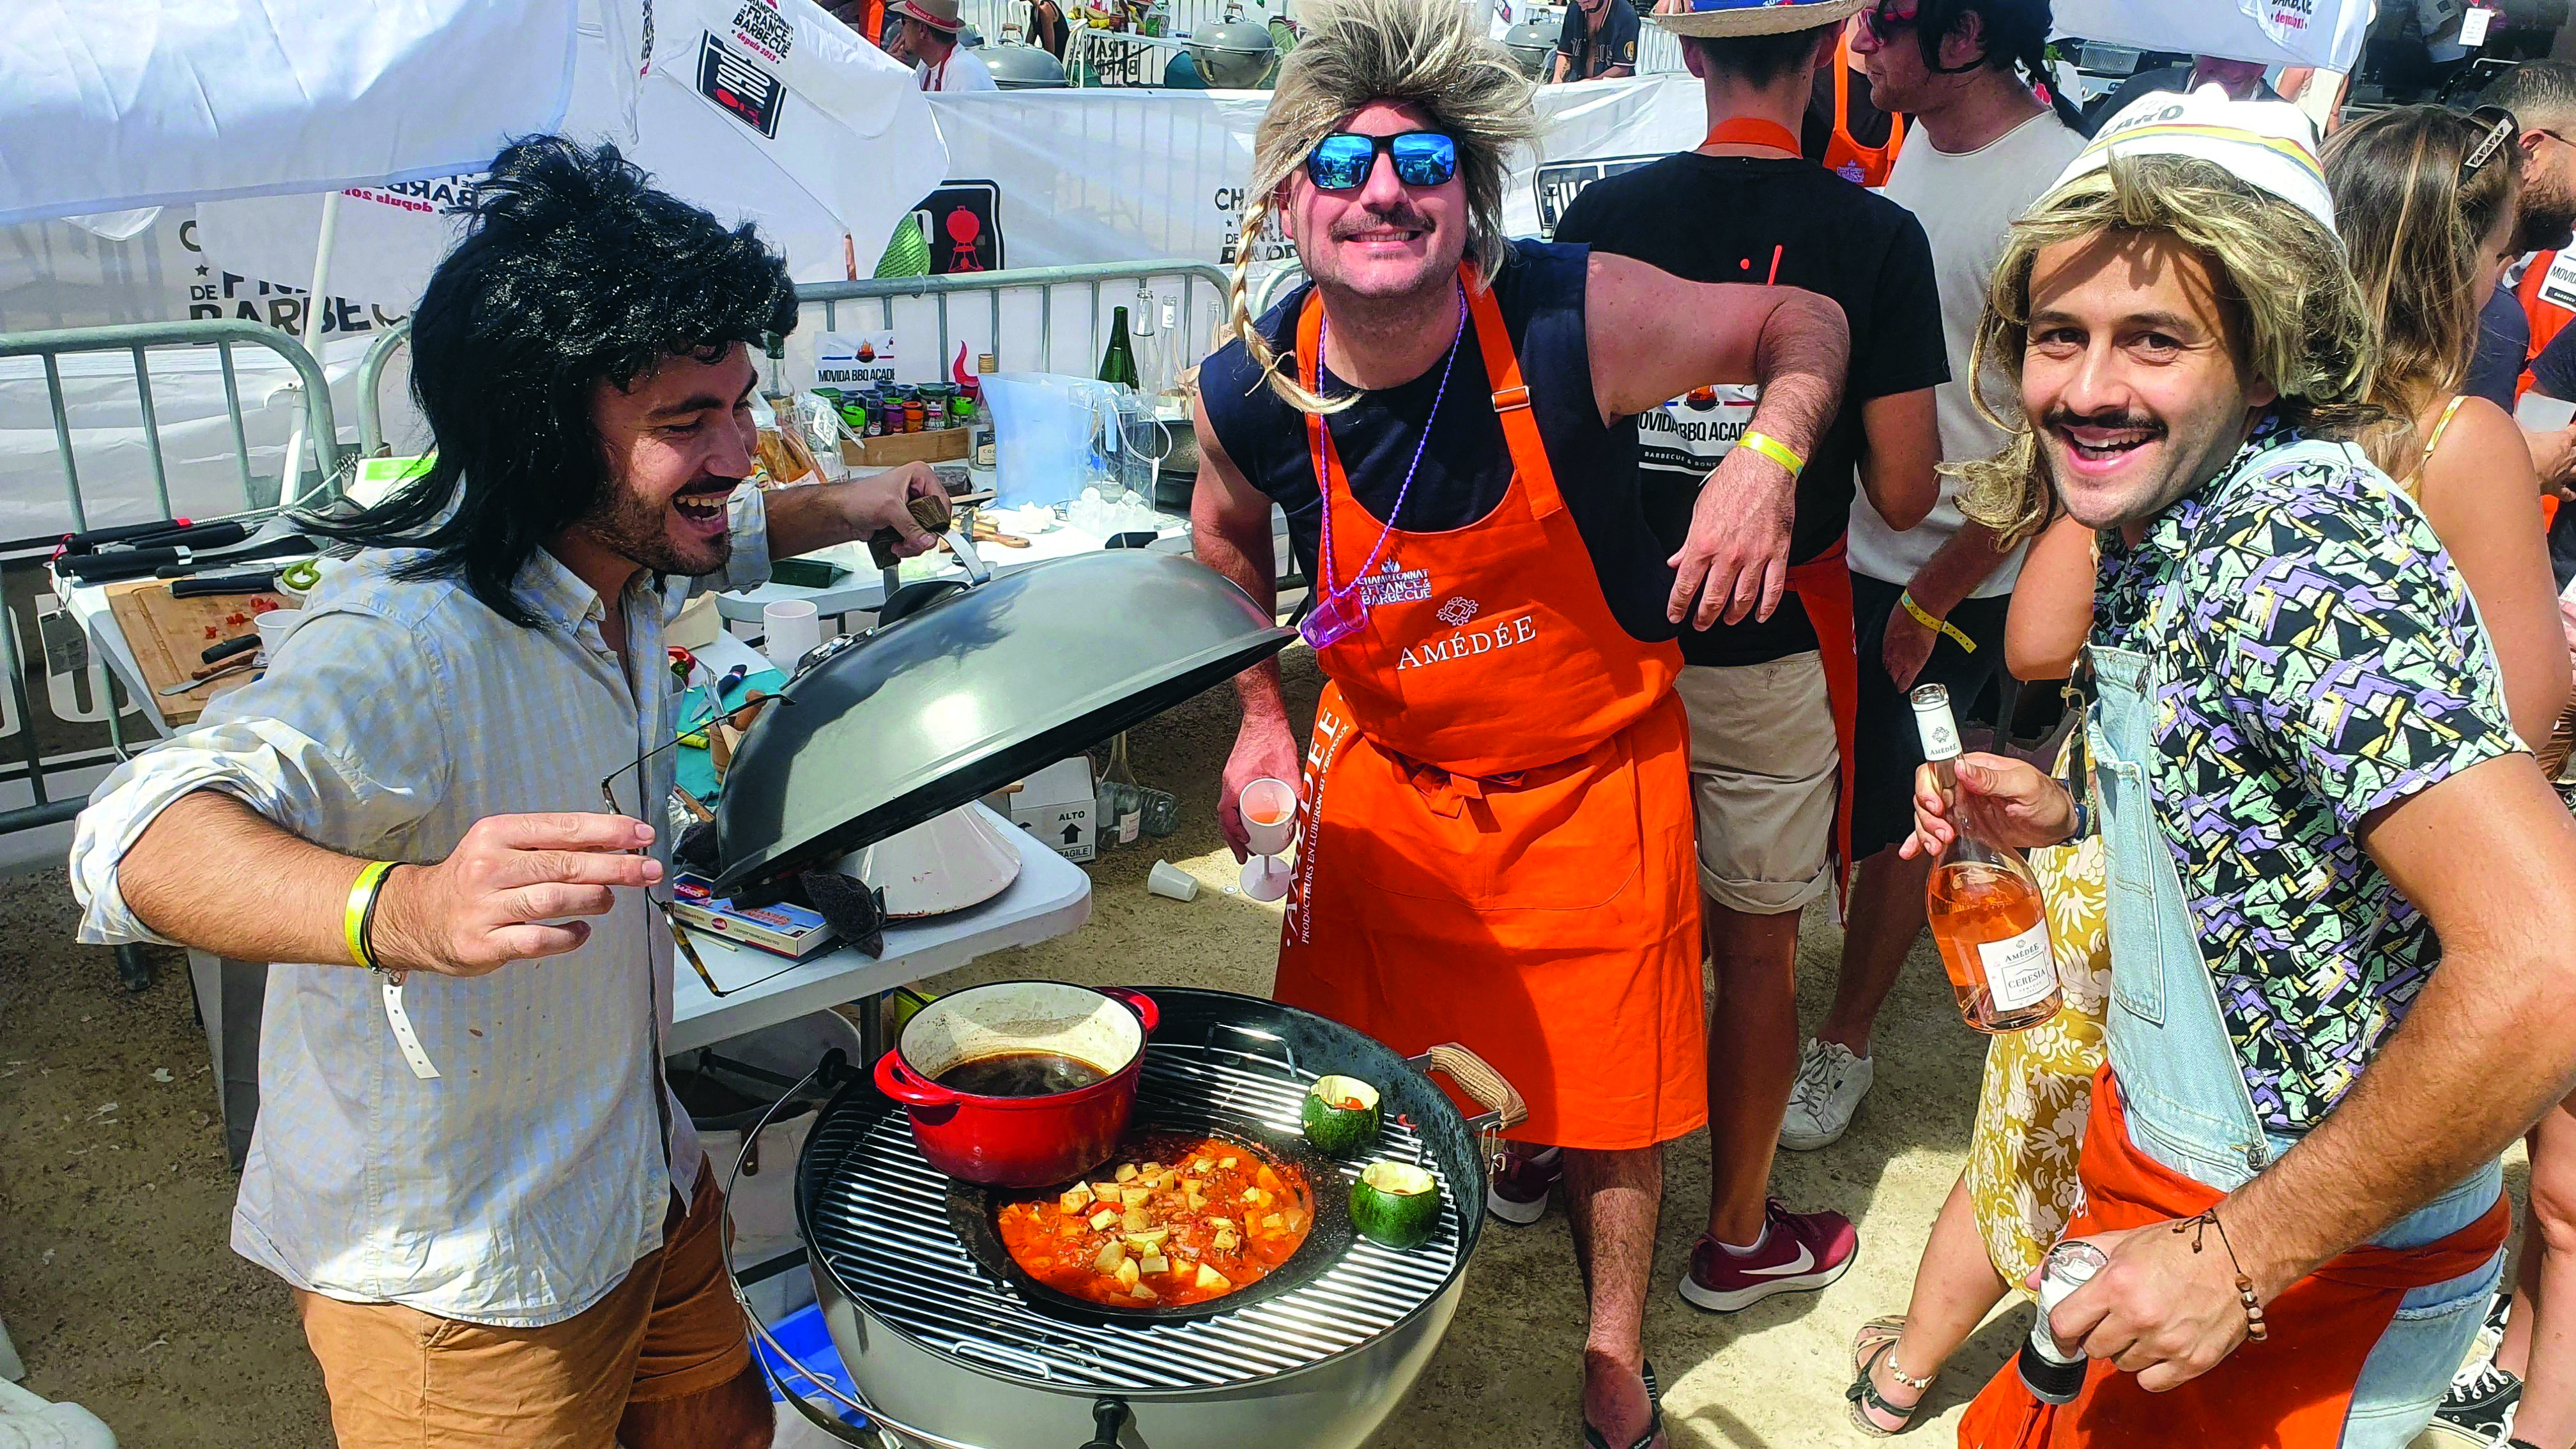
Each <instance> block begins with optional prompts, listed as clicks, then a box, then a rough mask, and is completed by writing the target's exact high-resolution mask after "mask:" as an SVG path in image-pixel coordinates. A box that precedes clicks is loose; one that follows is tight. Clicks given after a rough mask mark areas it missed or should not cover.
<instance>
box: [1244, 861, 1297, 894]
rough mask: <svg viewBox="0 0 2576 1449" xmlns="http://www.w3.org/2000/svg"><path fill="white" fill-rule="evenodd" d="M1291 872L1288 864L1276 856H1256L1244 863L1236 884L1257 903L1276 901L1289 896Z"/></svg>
mask: <svg viewBox="0 0 2576 1449" xmlns="http://www.w3.org/2000/svg"><path fill="white" fill-rule="evenodd" d="M1291 872H1292V867H1290V865H1289V864H1288V862H1286V861H1284V860H1281V859H1279V858H1278V857H1276V856H1269V855H1256V856H1254V857H1253V858H1252V859H1250V860H1247V861H1245V862H1244V863H1243V873H1242V874H1241V875H1240V876H1237V877H1236V879H1235V883H1236V884H1237V885H1238V886H1240V887H1242V890H1243V893H1244V894H1245V895H1247V896H1250V897H1251V898H1252V899H1254V900H1256V901H1275V900H1278V899H1280V898H1281V897H1283V896H1285V895H1287V894H1288V879H1289V876H1290V874H1291Z"/></svg>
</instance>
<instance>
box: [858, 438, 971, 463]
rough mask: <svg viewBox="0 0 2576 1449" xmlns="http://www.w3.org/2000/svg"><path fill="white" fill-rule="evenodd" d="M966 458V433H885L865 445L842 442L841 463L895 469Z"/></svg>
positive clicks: (868, 440)
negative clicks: (901, 466) (907, 464)
mask: <svg viewBox="0 0 2576 1449" xmlns="http://www.w3.org/2000/svg"><path fill="white" fill-rule="evenodd" d="M965 456H966V430H965V429H964V428H941V429H940V430H938V431H937V432H919V433H885V434H882V435H880V436H878V437H873V438H869V439H867V440H866V441H864V442H858V443H853V442H851V441H850V440H849V439H847V438H843V439H842V440H841V461H842V462H844V463H846V464H848V465H849V466H851V467H853V468H893V467H897V466H899V465H901V464H904V463H953V462H957V461H960V460H962V459H963V458H965Z"/></svg>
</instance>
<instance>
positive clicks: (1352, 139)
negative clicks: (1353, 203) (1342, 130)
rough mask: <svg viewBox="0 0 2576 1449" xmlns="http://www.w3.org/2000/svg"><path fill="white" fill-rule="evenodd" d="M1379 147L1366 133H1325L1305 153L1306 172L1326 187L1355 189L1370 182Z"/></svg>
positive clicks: (1319, 185)
mask: <svg viewBox="0 0 2576 1449" xmlns="http://www.w3.org/2000/svg"><path fill="white" fill-rule="evenodd" d="M1376 160H1377V147H1375V146H1373V145H1371V144H1370V143H1369V138H1368V137H1366V136H1326V137H1325V138H1324V139H1323V140H1322V141H1320V142H1318V143H1317V144H1316V146H1315V149H1314V151H1313V152H1312V153H1311V154H1309V155H1308V156H1307V157H1306V175H1307V177H1308V179H1310V180H1312V181H1313V182H1314V183H1315V185H1316V186H1318V187H1320V188H1322V189H1323V190H1326V191H1355V190H1357V189H1359V188H1360V187H1361V186H1363V185H1365V184H1367V182H1368V174H1369V167H1370V166H1371V165H1372V164H1374V163H1375V162H1376Z"/></svg>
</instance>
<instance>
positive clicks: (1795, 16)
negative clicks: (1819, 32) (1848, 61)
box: [1647, 0, 1868, 39]
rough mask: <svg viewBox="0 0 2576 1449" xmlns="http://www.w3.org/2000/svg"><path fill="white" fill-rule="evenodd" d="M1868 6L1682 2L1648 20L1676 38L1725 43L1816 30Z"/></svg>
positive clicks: (1818, 0)
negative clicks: (1730, 38)
mask: <svg viewBox="0 0 2576 1449" xmlns="http://www.w3.org/2000/svg"><path fill="white" fill-rule="evenodd" d="M1666 3H1672V0H1666ZM1867 3H1868V0H1679V4H1680V6H1681V8H1680V9H1678V10H1669V11H1668V10H1665V9H1663V8H1662V7H1661V6H1658V7H1657V9H1656V11H1655V13H1654V14H1653V15H1650V16H1648V17H1647V18H1648V19H1650V20H1652V21H1654V22H1655V23H1656V24H1657V25H1660V26H1662V27H1664V28H1665V29H1666V30H1669V31H1671V32H1672V33H1673V34H1675V35H1705V36H1713V37H1717V38H1719V39H1724V38H1726V37H1728V36H1738V35H1780V34H1785V33H1786V32H1788V31H1792V30H1814V29H1817V28H1818V27H1820V26H1826V25H1832V24H1835V23H1837V22H1839V21H1843V20H1848V19H1850V18H1851V17H1852V16H1854V15H1857V14H1859V13H1860V11H1861V10H1862V8H1863V7H1864V6H1865V5H1866V4H1867Z"/></svg>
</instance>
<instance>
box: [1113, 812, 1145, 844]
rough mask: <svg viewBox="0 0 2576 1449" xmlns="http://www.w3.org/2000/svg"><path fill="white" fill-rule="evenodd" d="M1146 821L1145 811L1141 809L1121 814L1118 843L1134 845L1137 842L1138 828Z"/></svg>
mask: <svg viewBox="0 0 2576 1449" xmlns="http://www.w3.org/2000/svg"><path fill="white" fill-rule="evenodd" d="M1144 822H1145V816H1144V812H1142V811H1139V810H1130V811H1128V812H1126V813H1125V814H1123V815H1121V816H1119V817H1118V843H1119V844H1120V845H1134V844H1135V843H1136V831H1137V828H1138V827H1139V826H1141V825H1143V824H1144Z"/></svg>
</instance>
